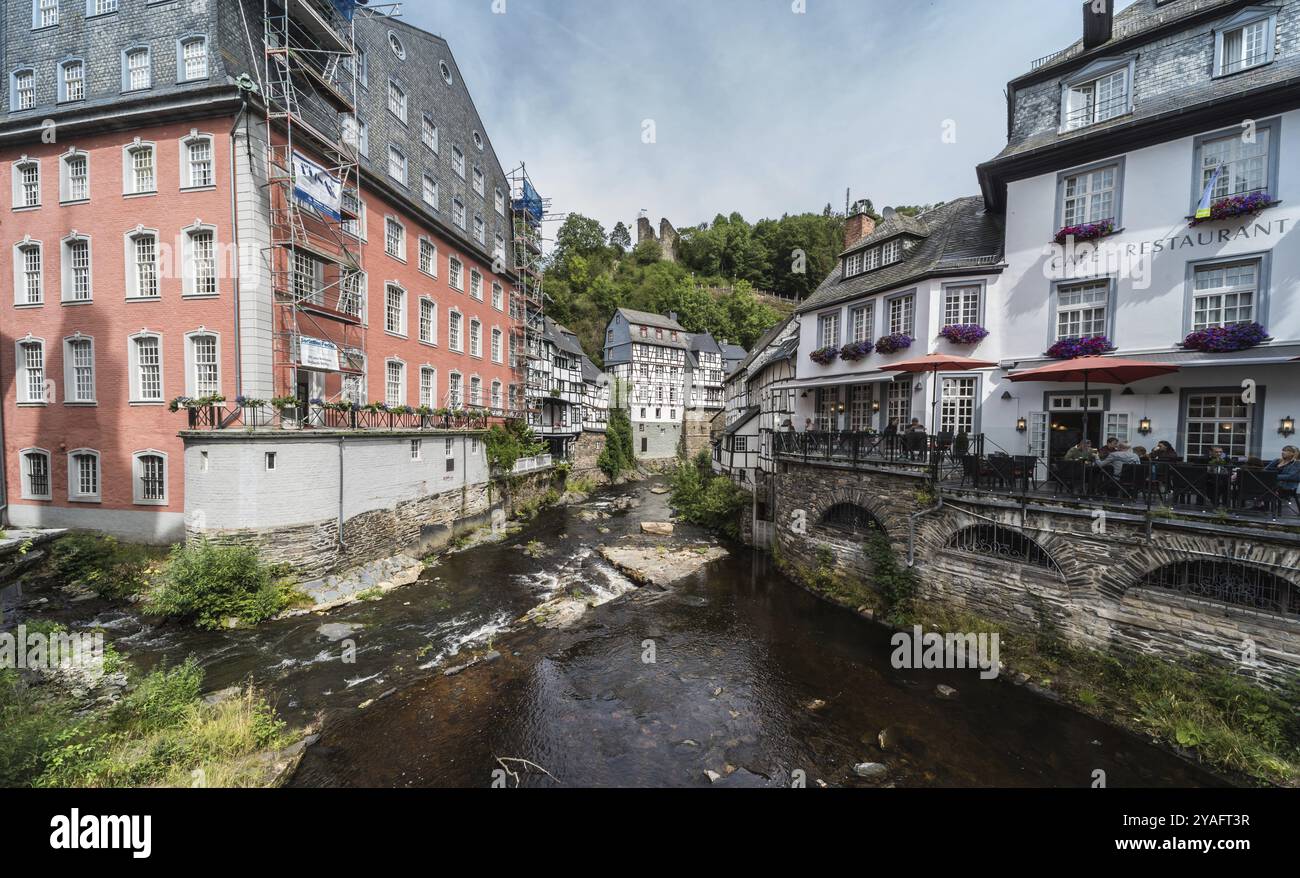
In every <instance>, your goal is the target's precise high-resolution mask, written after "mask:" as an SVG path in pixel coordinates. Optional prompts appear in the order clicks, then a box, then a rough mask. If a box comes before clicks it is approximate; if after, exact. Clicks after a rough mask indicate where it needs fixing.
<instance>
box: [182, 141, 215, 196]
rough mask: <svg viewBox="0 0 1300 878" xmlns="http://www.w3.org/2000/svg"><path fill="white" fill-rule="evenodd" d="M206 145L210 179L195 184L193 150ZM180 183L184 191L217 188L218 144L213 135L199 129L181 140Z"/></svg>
mask: <svg viewBox="0 0 1300 878" xmlns="http://www.w3.org/2000/svg"><path fill="white" fill-rule="evenodd" d="M204 144H206V145H207V147H208V175H209V177H210V179H209V180H208V182H206V183H203V182H199V183H196V182H194V159H193V155H192V150H193V148H194V147H196V146H201V145H204ZM180 156H181V161H180V183H181V190H182V191H200V192H201V191H207V190H209V189H215V188H216V187H217V142H216V138H214V137H213V136H212V135H211V134H205V133H202V132H200V131H199V130H198V129H197V128H193V129H190V133H189V134H187V135H186V136H185V137H182V138H181V139H180Z"/></svg>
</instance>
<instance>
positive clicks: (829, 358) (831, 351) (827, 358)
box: [808, 347, 840, 366]
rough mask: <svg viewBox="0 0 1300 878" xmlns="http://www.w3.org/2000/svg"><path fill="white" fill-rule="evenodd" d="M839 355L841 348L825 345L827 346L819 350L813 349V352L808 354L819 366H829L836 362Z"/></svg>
mask: <svg viewBox="0 0 1300 878" xmlns="http://www.w3.org/2000/svg"><path fill="white" fill-rule="evenodd" d="M839 355H840V349H839V348H836V347H825V348H818V349H817V350H815V351H813V352H812V353H811V354H809V355H808V359H810V360H812V361H813V362H814V363H816V364H817V365H819V366H829V365H830V364H831V363H833V362H835V359H836V357H838V356H839Z"/></svg>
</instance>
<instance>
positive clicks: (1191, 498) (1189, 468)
mask: <svg viewBox="0 0 1300 878" xmlns="http://www.w3.org/2000/svg"><path fill="white" fill-rule="evenodd" d="M1167 479H1168V487H1169V494H1170V496H1171V497H1172V499H1173V502H1174V503H1180V504H1182V505H1184V506H1208V505H1210V496H1209V490H1210V473H1209V470H1207V469H1205V467H1201V466H1194V465H1192V464H1187V463H1171V464H1169V468H1168V470H1167Z"/></svg>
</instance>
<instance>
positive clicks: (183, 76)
mask: <svg viewBox="0 0 1300 878" xmlns="http://www.w3.org/2000/svg"><path fill="white" fill-rule="evenodd" d="M195 43H198V44H200V45H201V46H202V47H203V72H202V74H195V75H194V76H190V75H189V70H188V69H187V68H186V63H185V61H186V57H185V52H186V49H187V48H188V47H189V46H192V45H194V44H195ZM211 77H212V57H211V52H210V51H209V49H208V38H207V36H206V35H204V34H189V35H187V36H184V37H181V38H180V39H179V40H177V41H176V81H177V82H178V83H183V82H203V81H204V80H206V79H210V78H211Z"/></svg>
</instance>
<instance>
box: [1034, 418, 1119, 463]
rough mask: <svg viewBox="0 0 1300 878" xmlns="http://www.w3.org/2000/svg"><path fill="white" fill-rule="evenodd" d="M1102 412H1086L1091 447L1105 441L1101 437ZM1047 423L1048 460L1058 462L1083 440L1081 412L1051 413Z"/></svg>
mask: <svg viewBox="0 0 1300 878" xmlns="http://www.w3.org/2000/svg"><path fill="white" fill-rule="evenodd" d="M1102 414H1103V413H1102V412H1088V414H1087V418H1088V438H1089V439H1090V440H1091V441H1092V447H1093V448H1096V447H1097V446H1099V445H1101V444H1103V443H1104V442H1105V441H1106V439H1105V437H1104V436H1102V435H1101V424H1102ZM1049 417H1050V419H1051V420H1050V421H1049V422H1048V446H1047V447H1048V458H1049V459H1050V460H1060V459H1061V458H1062V457H1064V456H1065V452H1067V451H1069V450H1070V449H1071V448H1072V447H1074V446H1075V445H1078V444H1079V441H1080V440H1081V439H1083V438H1084V433H1083V427H1084V422H1083V419H1084V414H1083V412H1052V413H1051V414H1050V416H1049Z"/></svg>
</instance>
